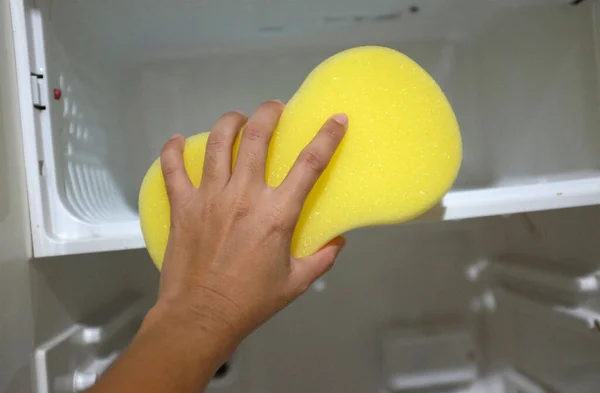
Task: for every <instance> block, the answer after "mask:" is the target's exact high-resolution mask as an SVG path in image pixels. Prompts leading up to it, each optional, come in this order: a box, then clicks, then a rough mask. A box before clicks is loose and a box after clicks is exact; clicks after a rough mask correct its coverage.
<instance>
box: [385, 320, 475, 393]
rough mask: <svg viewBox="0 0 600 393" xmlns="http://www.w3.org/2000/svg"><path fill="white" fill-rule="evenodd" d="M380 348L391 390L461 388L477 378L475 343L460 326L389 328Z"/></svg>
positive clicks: (468, 333) (388, 386) (440, 325)
mask: <svg viewBox="0 0 600 393" xmlns="http://www.w3.org/2000/svg"><path fill="white" fill-rule="evenodd" d="M382 348H383V370H384V378H385V380H386V382H387V390H388V391H390V392H404V391H415V390H424V389H442V388H447V389H450V388H455V387H456V386H462V387H464V386H469V385H471V384H472V383H473V382H475V380H476V379H477V377H478V372H477V363H476V355H475V354H476V350H475V343H474V340H473V339H472V336H471V334H470V332H469V330H468V329H466V328H464V327H461V326H456V325H455V326H452V325H444V324H439V325H437V326H433V327H432V326H421V327H419V328H414V327H413V328H412V329H406V328H404V329H402V328H399V329H396V330H392V331H388V332H387V333H386V334H385V336H384V339H383V342H382Z"/></svg>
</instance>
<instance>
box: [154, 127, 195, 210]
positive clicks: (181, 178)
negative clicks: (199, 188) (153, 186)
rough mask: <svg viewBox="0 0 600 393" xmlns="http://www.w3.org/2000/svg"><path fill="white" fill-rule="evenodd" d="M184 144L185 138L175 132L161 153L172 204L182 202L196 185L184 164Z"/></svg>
mask: <svg viewBox="0 0 600 393" xmlns="http://www.w3.org/2000/svg"><path fill="white" fill-rule="evenodd" d="M184 146H185V138H184V137H183V136H181V135H179V134H175V135H173V136H172V137H171V139H170V140H169V141H168V142H167V143H166V144H165V145H164V147H163V149H162V151H161V153H160V165H161V167H162V173H163V177H164V178H165V185H166V186H167V195H168V196H169V201H170V203H171V206H174V205H177V204H179V203H181V201H182V200H183V199H184V198H187V197H188V194H189V192H190V190H191V189H192V188H193V187H194V186H193V185H192V183H191V182H190V178H189V177H188V174H187V172H186V170H185V166H184V164H183V148H184Z"/></svg>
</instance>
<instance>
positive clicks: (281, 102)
mask: <svg viewBox="0 0 600 393" xmlns="http://www.w3.org/2000/svg"><path fill="white" fill-rule="evenodd" d="M273 102H278V103H280V104H281V105H285V104H284V103H283V101H281V100H273Z"/></svg>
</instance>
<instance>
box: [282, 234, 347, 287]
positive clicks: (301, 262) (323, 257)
mask: <svg viewBox="0 0 600 393" xmlns="http://www.w3.org/2000/svg"><path fill="white" fill-rule="evenodd" d="M345 245H346V239H344V238H343V237H341V236H338V237H336V238H335V239H333V240H332V241H330V242H329V243H327V244H326V245H325V246H324V247H323V248H321V249H320V250H319V251H317V252H316V253H314V254H313V255H311V256H308V257H305V258H299V259H294V260H293V263H292V281H293V282H294V283H293V285H294V286H295V287H296V288H299V289H300V290H301V291H302V292H304V291H305V290H306V289H307V288H308V287H310V286H311V285H312V283H313V282H315V281H316V280H317V278H319V277H321V276H322V275H323V274H325V273H327V272H328V271H329V269H331V268H332V267H333V264H334V263H335V258H336V257H337V256H338V254H339V253H340V252H341V251H342V249H343V248H344V246H345Z"/></svg>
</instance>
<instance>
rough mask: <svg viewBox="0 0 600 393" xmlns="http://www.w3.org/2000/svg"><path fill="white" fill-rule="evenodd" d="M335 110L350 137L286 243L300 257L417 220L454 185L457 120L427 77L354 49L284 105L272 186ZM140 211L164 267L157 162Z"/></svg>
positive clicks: (381, 54) (271, 160)
mask: <svg viewBox="0 0 600 393" xmlns="http://www.w3.org/2000/svg"><path fill="white" fill-rule="evenodd" d="M335 113H346V114H347V115H348V118H349V127H348V132H347V134H346V136H345V138H344V140H343V142H342V144H341V145H340V147H339V149H338V151H337V153H336V154H335V156H334V158H333V160H332V161H331V163H330V165H329V167H328V168H327V170H326V171H325V173H324V174H323V175H322V177H321V179H320V180H319V182H318V183H317V185H316V186H315V188H314V189H313V191H312V193H311V194H310V196H309V197H308V200H307V201H306V204H305V206H304V210H303V211H302V215H301V217H300V221H299V223H298V226H297V228H296V231H295V233H294V238H293V241H292V250H291V251H292V254H293V255H294V256H296V257H303V256H306V255H310V254H312V253H314V252H315V251H317V250H318V249H319V248H320V247H322V246H323V245H324V244H326V243H327V242H328V241H329V240H331V239H332V238H334V237H335V236H337V235H339V234H341V233H343V232H346V231H348V230H350V229H353V228H357V227H362V226H369V225H380V224H393V223H400V222H404V221H407V220H410V219H412V218H415V217H417V216H419V215H421V214H422V213H424V212H426V211H427V210H429V209H430V208H432V207H433V206H434V205H435V204H437V203H438V202H439V201H440V199H441V198H442V197H443V196H444V194H445V193H446V192H447V191H448V190H449V189H450V187H451V186H452V183H453V182H454V180H455V178H456V175H457V174H458V170H459V168H460V163H461V159H462V147H461V138H460V132H459V127H458V123H457V121H456V118H455V116H454V113H453V111H452V108H451V107H450V104H449V103H448V100H447V99H446V97H445V96H444V94H443V92H442V90H441V89H440V87H439V86H438V85H437V84H436V83H435V81H434V80H433V79H432V78H431V76H429V75H428V74H427V72H426V71H424V70H423V69H422V68H421V67H420V66H419V65H418V64H417V63H415V62H414V61H412V60H411V59H410V58H408V57H407V56H405V55H403V54H402V53H399V52H397V51H394V50H392V49H388V48H383V47H359V48H354V49H349V50H346V51H343V52H341V53H338V54H337V55H335V56H332V57H331V58H329V59H327V60H326V61H324V62H323V63H321V64H320V65H319V66H318V67H317V68H315V69H314V70H313V71H312V72H311V74H310V75H309V76H308V77H307V78H306V80H305V81H304V83H303V84H302V86H301V87H300V89H299V90H298V91H297V92H296V94H295V95H294V96H293V97H292V99H291V100H290V101H289V102H288V103H287V105H286V107H285V110H284V112H283V115H282V117H281V120H280V121H279V125H278V127H277V130H276V131H275V135H274V137H273V141H272V143H271V147H270V150H269V157H268V161H267V179H266V181H267V183H268V184H269V185H271V186H278V185H279V184H280V183H281V182H282V181H283V179H284V177H285V176H286V174H287V172H288V171H289V169H290V168H291V166H292V164H293V163H294V161H295V160H296V158H297V156H298V154H299V153H300V151H301V150H302V148H304V147H305V146H306V145H307V144H308V143H309V142H310V140H311V139H312V138H313V136H314V135H315V133H316V132H317V131H318V130H319V128H320V127H321V125H322V124H323V123H324V122H325V121H326V120H327V118H329V117H330V116H331V115H333V114H335ZM207 135H208V134H200V135H197V136H194V137H191V138H189V139H187V141H186V146H185V152H184V161H185V166H186V169H187V171H188V174H189V175H190V178H191V179H192V181H193V182H194V184H195V185H196V186H197V185H198V184H199V182H200V177H201V172H202V165H203V161H204V160H203V156H204V149H205V145H206V138H207ZM139 208H140V220H141V225H142V232H143V234H144V239H145V241H146V245H147V247H148V250H149V252H150V255H151V257H152V259H153V260H154V262H155V263H156V265H157V266H158V267H159V268H160V267H161V265H162V259H163V254H164V252H165V248H166V243H167V238H168V235H169V202H168V199H167V195H166V190H165V184H164V179H163V177H162V174H161V170H160V162H159V161H157V162H155V163H154V164H153V165H152V167H151V168H150V170H149V171H148V174H147V175H146V177H145V179H144V182H143V184H142V189H141V191H140V200H139Z"/></svg>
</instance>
